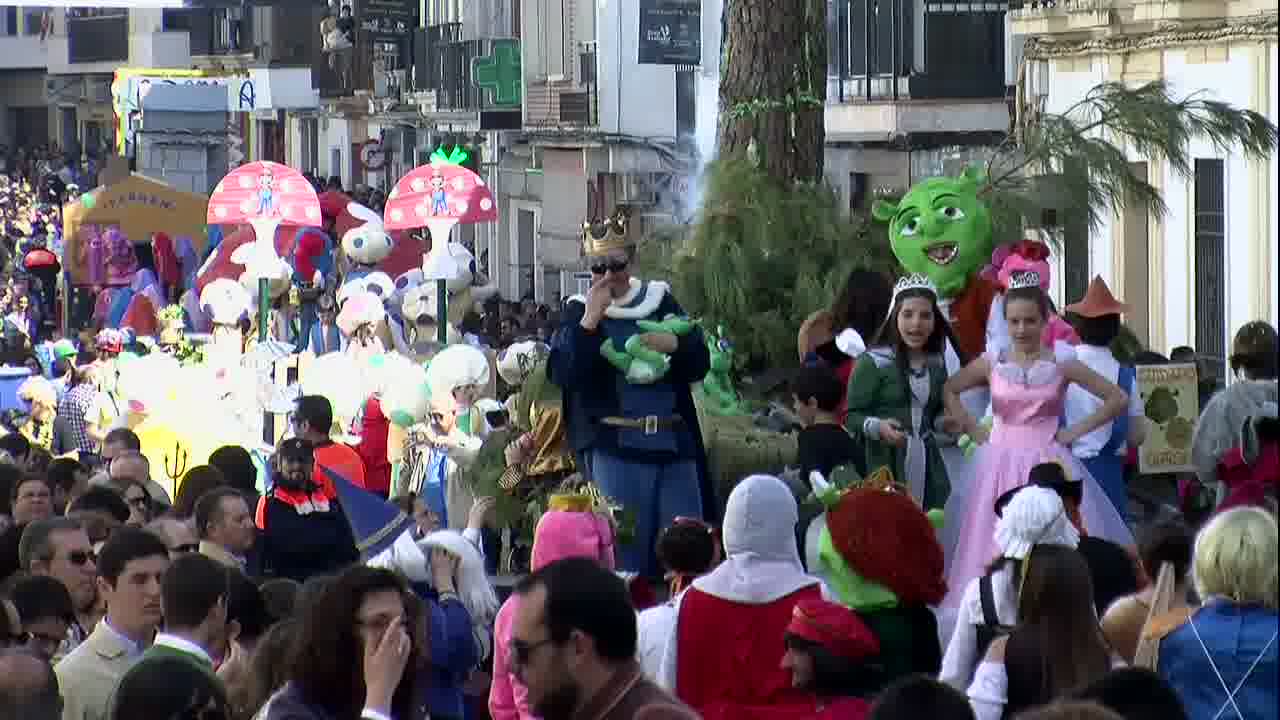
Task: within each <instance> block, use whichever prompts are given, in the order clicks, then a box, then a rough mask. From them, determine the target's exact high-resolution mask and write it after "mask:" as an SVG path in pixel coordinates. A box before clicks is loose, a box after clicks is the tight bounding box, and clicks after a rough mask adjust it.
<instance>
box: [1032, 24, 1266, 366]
mask: <svg viewBox="0 0 1280 720" xmlns="http://www.w3.org/2000/svg"><path fill="white" fill-rule="evenodd" d="M1102 5H1108V6H1110V5H1114V6H1115V7H1101V8H1100V9H1093V10H1087V11H1086V10H1083V9H1082V10H1075V9H1073V7H1072V6H1068V7H1066V8H1063V7H1061V6H1059V7H1055V8H1039V9H1024V10H1019V11H1015V12H1014V23H1013V24H1014V31H1015V32H1017V33H1022V34H1026V35H1032V36H1034V38H1035V39H1034V41H1033V42H1030V43H1028V45H1027V50H1026V66H1025V73H1024V76H1023V79H1022V83H1023V86H1022V88H1021V90H1022V91H1023V96H1024V97H1025V98H1026V102H1027V103H1033V104H1035V105H1036V106H1037V109H1039V110H1041V111H1043V112H1049V113H1061V112H1063V111H1066V110H1067V109H1068V108H1070V107H1071V106H1072V105H1074V104H1075V103H1077V102H1079V101H1080V100H1081V99H1082V98H1083V97H1084V96H1085V95H1086V94H1087V93H1088V92H1089V91H1090V90H1091V89H1092V88H1094V87H1096V86H1097V85H1099V84H1101V83H1104V82H1123V83H1127V84H1134V85H1137V84H1141V83H1146V82H1150V81H1153V80H1157V79H1163V80H1164V81H1165V82H1167V83H1168V84H1169V86H1170V88H1171V90H1172V91H1173V92H1174V93H1175V94H1176V95H1178V96H1186V95H1189V94H1193V93H1203V94H1204V96H1205V97H1206V98H1211V99H1214V100H1219V101H1222V102H1225V103H1229V104H1231V105H1233V106H1235V107H1238V108H1243V109H1249V110H1253V111H1256V112H1259V113H1262V114H1264V115H1265V116H1266V117H1267V118H1268V119H1269V120H1270V121H1271V122H1273V123H1274V122H1276V121H1277V119H1278V117H1277V74H1276V73H1277V68H1276V45H1277V42H1276V41H1277V22H1276V21H1277V15H1276V9H1275V7H1274V6H1271V7H1270V8H1264V7H1263V6H1261V5H1258V4H1255V3H1250V2H1243V1H1240V0H1219V1H1218V2H1180V3H1176V4H1151V5H1146V4H1142V3H1133V2H1129V1H1127V0H1115V1H1114V2H1112V3H1102ZM1091 7H1092V6H1091ZM1170 15H1176V16H1174V17H1170ZM1117 30H1118V31H1119V32H1117ZM1104 34H1105V36H1104ZM1025 109H1026V108H1024V110H1025ZM1189 154H1190V157H1191V158H1192V168H1191V173H1190V175H1188V176H1183V175H1181V174H1179V173H1178V172H1176V171H1175V170H1174V168H1172V167H1171V166H1170V165H1169V163H1168V162H1167V161H1165V160H1164V159H1163V158H1148V157H1143V156H1142V155H1140V154H1139V153H1137V152H1134V151H1132V150H1130V151H1129V157H1130V160H1131V162H1132V163H1134V165H1133V167H1134V169H1135V171H1137V172H1138V173H1142V174H1145V175H1146V177H1147V179H1148V181H1149V182H1150V183H1152V184H1153V185H1154V186H1155V187H1156V188H1157V189H1159V190H1160V191H1161V193H1162V195H1163V197H1164V200H1165V203H1166V205H1167V208H1168V212H1167V213H1166V214H1165V215H1164V216H1163V217H1156V216H1155V215H1154V214H1153V213H1151V212H1149V211H1148V210H1147V209H1146V208H1133V209H1127V208H1126V209H1123V210H1122V211H1121V212H1120V213H1118V214H1117V215H1115V216H1112V217H1107V218H1105V219H1104V221H1103V223H1102V225H1101V227H1099V228H1096V229H1094V230H1093V231H1091V232H1090V231H1088V230H1086V229H1084V228H1083V227H1079V228H1078V230H1077V231H1076V233H1075V235H1076V237H1071V235H1072V232H1071V231H1070V230H1067V231H1066V235H1067V237H1064V243H1063V245H1064V252H1063V253H1062V254H1061V255H1060V257H1059V263H1060V267H1059V269H1058V274H1059V275H1061V276H1063V277H1064V281H1063V282H1062V283H1060V284H1059V286H1060V287H1061V288H1062V296H1061V297H1059V298H1058V299H1059V300H1060V301H1062V302H1068V303H1069V302H1074V301H1076V300H1078V299H1079V297H1080V295H1081V294H1082V293H1083V289H1084V286H1085V285H1087V283H1088V281H1089V279H1090V278H1092V277H1093V276H1095V275H1100V276H1102V278H1103V279H1104V280H1105V281H1106V282H1107V284H1108V285H1109V286H1110V287H1111V289H1112V290H1113V292H1115V294H1116V295H1117V296H1118V297H1121V298H1122V299H1123V300H1124V301H1125V302H1127V303H1128V304H1129V305H1130V307H1131V308H1132V312H1131V313H1130V314H1129V315H1128V316H1127V318H1126V322H1127V323H1128V324H1129V325H1130V327H1132V328H1133V329H1134V331H1135V332H1137V334H1138V335H1139V337H1140V339H1142V340H1143V341H1145V342H1146V343H1147V345H1148V346H1149V347H1151V348H1152V349H1153V350H1156V351H1158V352H1161V353H1168V351H1169V350H1170V349H1171V348H1174V347H1177V346H1180V345H1187V346H1191V347H1194V348H1195V349H1196V350H1197V351H1198V352H1200V353H1201V354H1203V355H1206V356H1208V357H1210V358H1215V359H1217V360H1218V361H1219V362H1225V359H1226V356H1227V355H1229V353H1230V347H1231V339H1232V337H1233V336H1234V334H1235V331H1236V330H1237V329H1238V328H1239V327H1240V326H1241V325H1243V324H1245V323H1246V322H1249V321H1251V320H1257V319H1263V320H1268V321H1269V322H1271V323H1273V324H1275V323H1276V322H1277V319H1278V317H1280V307H1278V303H1277V300H1276V293H1277V286H1276V281H1275V271H1276V263H1277V260H1278V259H1280V249H1278V248H1277V230H1278V229H1280V217H1278V216H1277V207H1276V201H1277V196H1276V172H1277V167H1276V155H1275V153H1274V152H1272V153H1271V154H1270V156H1269V157H1266V158H1249V157H1246V156H1245V155H1244V153H1243V152H1242V151H1241V149H1240V148H1238V147H1231V148H1222V147H1215V146H1214V145H1213V144H1212V143H1211V142H1209V141H1208V140H1207V139H1205V138H1197V139H1195V140H1193V141H1192V143H1191V148H1190V153H1189ZM1219 367H1220V368H1222V367H1223V366H1221V365H1220V366H1219Z"/></svg>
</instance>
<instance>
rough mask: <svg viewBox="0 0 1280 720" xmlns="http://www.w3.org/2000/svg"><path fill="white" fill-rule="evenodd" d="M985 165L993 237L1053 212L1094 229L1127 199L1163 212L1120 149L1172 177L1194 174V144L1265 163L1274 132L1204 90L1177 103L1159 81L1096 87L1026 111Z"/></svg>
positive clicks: (1159, 214)
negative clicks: (1161, 165)
mask: <svg viewBox="0 0 1280 720" xmlns="http://www.w3.org/2000/svg"><path fill="white" fill-rule="evenodd" d="M1014 137H1015V138H1016V140H1015V141H1014V142H1010V143H1006V144H1005V145H1003V146H1002V147H1001V148H1000V150H999V151H998V152H997V153H995V155H994V156H993V157H992V158H991V160H990V161H989V162H988V165H987V176H988V188H987V192H986V195H987V199H988V201H989V202H990V204H991V206H992V208H993V217H994V220H995V224H996V232H997V233H998V235H997V239H1004V237H1006V236H1007V235H1008V234H1009V233H1011V232H1013V231H1015V230H1017V231H1018V232H1020V226H1021V224H1022V222H1023V221H1026V222H1027V223H1029V224H1031V225H1038V224H1039V222H1040V217H1041V212H1042V211H1043V210H1045V209H1047V208H1053V209H1055V210H1058V211H1060V212H1063V213H1067V214H1069V215H1074V216H1076V217H1078V218H1084V219H1087V221H1088V223H1089V226H1090V227H1092V228H1097V227H1098V226H1099V225H1100V224H1101V222H1102V220H1103V219H1104V218H1105V217H1107V216H1108V215H1114V214H1116V213H1117V212H1118V211H1119V210H1120V208H1122V207H1124V206H1125V205H1132V204H1134V203H1136V204H1139V205H1146V206H1147V207H1148V208H1150V210H1151V212H1152V214H1154V215H1155V216H1156V217H1157V218H1160V217H1163V216H1164V215H1165V213H1166V212H1167V210H1168V207H1167V206H1166V205H1165V203H1164V199H1163V198H1162V197H1161V196H1160V192H1159V191H1158V190H1157V189H1156V188H1155V186H1153V185H1152V184H1151V183H1150V182H1148V181H1147V180H1146V178H1143V177H1141V176H1139V175H1137V174H1136V173H1135V172H1134V169H1133V166H1132V165H1131V164H1130V157H1129V155H1127V154H1126V150H1131V151H1132V152H1133V153H1134V155H1135V156H1140V157H1143V158H1146V159H1148V160H1150V161H1153V162H1154V161H1160V160H1164V161H1166V162H1167V163H1168V164H1169V167H1170V168H1172V170H1173V171H1174V173H1175V174H1177V175H1179V176H1180V177H1184V178H1185V177H1189V176H1190V175H1191V174H1192V172H1193V169H1194V158H1193V157H1192V155H1191V141H1192V140H1193V139H1196V138H1203V139H1205V140H1208V141H1209V142H1210V143H1212V144H1213V145H1214V146H1215V147H1216V148H1217V149H1218V150H1219V151H1220V152H1222V153H1224V154H1225V153H1229V152H1241V151H1242V152H1243V153H1244V154H1245V155H1246V156H1248V157H1251V158H1262V157H1266V156H1267V155H1268V153H1270V152H1272V151H1273V150H1274V149H1275V147H1276V141H1277V131H1276V126H1275V124H1274V123H1272V122H1271V121H1270V120H1268V119H1267V118H1266V117H1265V116H1263V115H1262V114H1260V113H1257V112H1254V111H1252V110H1245V109H1241V108H1237V107H1233V106H1232V105H1230V104H1228V103H1224V102H1221V101H1218V100H1214V99H1212V98H1210V97H1209V96H1208V93H1207V92H1198V93H1193V94H1191V95H1188V96H1186V97H1184V98H1181V99H1179V98H1176V97H1175V96H1174V95H1173V93H1172V92H1171V90H1170V87H1169V85H1168V84H1167V83H1165V82H1163V81H1156V82H1151V83H1147V84H1144V85H1141V86H1139V87H1127V86H1126V85H1124V84H1123V83H1115V82H1109V83H1103V84H1101V85H1098V86H1097V87H1095V88H1093V89H1092V90H1090V91H1089V92H1088V93H1087V94H1086V95H1085V97H1084V98H1083V99H1081V100H1080V101H1079V102H1078V103H1076V104H1075V105H1073V106H1071V107H1070V108H1068V109H1067V110H1065V111H1064V112H1062V113H1057V114H1055V113H1042V114H1041V113H1034V114H1032V115H1031V117H1030V118H1029V119H1028V121H1027V122H1025V123H1024V124H1023V125H1022V126H1021V127H1020V128H1019V132H1018V133H1016V134H1015V136H1014Z"/></svg>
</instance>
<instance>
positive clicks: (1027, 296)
mask: <svg viewBox="0 0 1280 720" xmlns="http://www.w3.org/2000/svg"><path fill="white" fill-rule="evenodd" d="M1049 317H1050V306H1049V299H1048V297H1047V296H1046V295H1045V294H1044V291H1043V290H1042V289H1041V288H1040V283H1039V277H1038V276H1037V275H1036V273H1034V272H1028V273H1024V274H1023V275H1021V276H1019V277H1017V278H1016V279H1015V280H1014V281H1013V282H1012V283H1011V287H1010V289H1009V292H1008V294H1007V295H1006V296H1005V321H1006V323H1007V324H1008V328H1009V336H1010V338H1011V340H1012V342H1011V346H1010V348H1009V349H1008V350H1004V351H1000V352H998V353H991V352H988V353H986V354H984V355H983V356H982V357H980V358H978V359H977V360H974V361H973V362H972V363H970V364H969V365H967V366H965V368H964V369H963V370H961V371H960V372H958V373H956V374H955V375H953V376H952V377H951V378H950V379H948V380H947V383H946V385H945V386H944V388H943V397H944V400H945V402H946V405H947V408H948V413H949V414H950V415H951V416H952V417H953V418H956V419H958V420H959V422H960V423H961V426H962V427H963V428H964V429H965V431H966V432H968V434H969V436H970V437H972V438H973V439H974V441H975V442H977V443H980V447H979V448H978V454H977V456H976V457H975V461H976V464H975V465H973V467H974V468H975V473H974V475H973V478H972V479H971V480H970V482H969V483H965V484H964V485H967V488H966V491H965V492H964V493H963V494H956V493H953V494H952V495H951V497H950V498H949V499H948V501H947V507H946V517H947V521H948V523H950V522H953V519H954V522H957V523H959V525H958V527H959V534H958V536H957V537H958V539H959V542H958V544H957V546H956V548H955V550H954V552H953V555H952V557H951V561H950V563H949V564H948V570H947V587H948V588H950V592H949V593H948V595H947V598H946V600H944V601H943V606H944V607H951V606H953V605H955V604H956V603H958V602H959V601H960V595H961V593H962V592H963V591H964V588H965V586H966V585H967V584H968V583H969V581H970V580H972V579H973V578H976V577H978V576H980V575H981V574H982V573H983V569H984V568H985V567H986V566H987V564H988V563H990V562H991V560H992V558H994V557H995V556H996V547H995V541H994V538H993V532H994V529H995V524H996V514H995V502H996V498H998V497H1000V495H1001V494H1003V493H1004V492H1006V491H1008V490H1011V489H1013V488H1015V487H1019V486H1022V485H1025V484H1026V482H1027V475H1028V473H1029V472H1030V470H1031V468H1032V467H1033V466H1034V465H1036V464H1038V463H1042V462H1049V461H1055V460H1058V461H1061V462H1062V463H1063V464H1064V466H1065V467H1066V468H1067V472H1068V473H1070V475H1071V477H1073V478H1079V479H1081V481H1082V482H1083V483H1084V502H1083V504H1082V508H1081V511H1082V515H1083V517H1084V521H1085V526H1086V527H1087V528H1088V529H1089V530H1090V532H1091V533H1092V534H1094V535H1097V536H1099V537H1102V538H1105V539H1107V540H1111V541H1112V542H1116V543H1119V544H1121V545H1125V546H1128V545H1132V544H1133V533H1132V531H1130V529H1129V528H1128V526H1127V525H1125V523H1124V520H1123V519H1122V518H1121V517H1120V515H1119V514H1118V513H1117V512H1116V510H1115V508H1114V507H1113V506H1112V504H1111V503H1110V501H1108V500H1107V496H1106V494H1105V493H1104V492H1103V491H1102V488H1101V486H1099V485H1098V483H1097V482H1096V481H1095V480H1094V479H1093V478H1092V477H1091V476H1090V475H1089V473H1088V471H1087V470H1085V468H1084V466H1083V465H1081V464H1080V462H1079V461H1078V460H1076V459H1075V457H1074V456H1073V455H1072V454H1071V450H1070V446H1071V443H1072V442H1074V441H1075V440H1076V439H1077V438H1079V437H1080V436H1082V435H1084V434H1086V433H1088V432H1090V431H1091V430H1093V429H1095V428H1097V427H1100V426H1101V425H1103V424H1104V423H1108V422H1110V421H1111V420H1112V419H1113V418H1115V417H1117V416H1118V415H1120V414H1121V413H1123V412H1125V409H1126V407H1127V406H1126V403H1127V402H1128V399H1127V397H1126V396H1125V393H1124V391H1122V390H1121V389H1120V388H1119V387H1118V386H1116V385H1115V384H1113V383H1110V382H1108V381H1107V380H1106V379H1104V378H1103V377H1102V376H1101V375H1099V374H1097V373H1095V372H1094V371H1092V370H1090V369H1089V368H1088V367H1087V366H1085V365H1084V364H1082V363H1080V362H1079V361H1077V360H1075V359H1074V358H1072V357H1070V356H1067V357H1062V358H1059V357H1055V354H1054V350H1052V349H1049V348H1046V347H1044V345H1043V343H1042V341H1041V333H1042V331H1043V330H1044V327H1045V323H1046V322H1048V319H1049ZM1068 353H1069V351H1068ZM984 383H985V384H988V385H989V386H990V388H991V410H992V414H993V415H994V420H995V422H994V425H993V427H992V429H991V430H990V431H989V432H988V430H987V429H986V428H984V427H982V425H980V424H979V421H978V420H977V419H975V418H974V417H973V415H972V414H970V413H969V412H968V411H967V410H966V409H965V407H964V405H963V404H962V403H961V402H960V397H959V396H960V393H962V392H964V391H966V390H968V389H970V388H973V387H977V386H979V385H982V384H984ZM1071 383H1075V384H1076V385H1079V386H1080V387H1082V388H1085V389H1086V390H1088V391H1089V392H1091V393H1093V394H1094V395H1096V396H1098V397H1100V398H1102V400H1103V405H1102V407H1100V408H1099V409H1098V410H1097V411H1096V412H1094V413H1093V414H1092V415H1090V416H1088V417H1086V418H1084V419H1082V420H1081V421H1080V422H1079V423H1077V424H1075V425H1072V426H1070V427H1060V426H1059V419H1060V418H1061V417H1062V407H1063V399H1064V397H1065V396H1066V391H1067V386H1068V385H1069V384H1071Z"/></svg>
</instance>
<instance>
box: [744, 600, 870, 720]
mask: <svg viewBox="0 0 1280 720" xmlns="http://www.w3.org/2000/svg"><path fill="white" fill-rule="evenodd" d="M782 641H783V643H784V644H785V645H786V647H787V653H786V655H783V656H782V663H783V667H785V668H787V669H788V670H790V671H791V684H792V686H793V687H796V688H798V689H801V690H806V691H808V692H810V693H813V696H814V707H813V708H812V709H806V710H805V711H804V715H803V716H804V717H805V718H814V719H816V720H861V719H862V718H865V717H867V715H868V714H869V713H870V712H871V699H872V698H873V696H874V695H875V693H876V692H877V689H878V688H877V686H878V683H876V682H875V680H874V678H875V677H876V676H877V675H878V673H877V672H876V670H877V668H876V665H875V662H876V659H877V657H878V656H879V655H880V642H879V641H878V640H877V639H876V635H875V633H874V632H872V631H871V629H870V628H869V627H867V624H866V623H865V622H864V621H863V618H861V617H859V615H858V613H855V612H854V611H852V610H850V609H849V608H847V607H844V606H843V605H837V604H836V603H833V602H828V601H827V600H806V601H802V602H800V603H797V604H796V607H795V610H793V611H792V613H791V623H790V624H789V625H787V631H786V633H785V634H784V635H783V637H782ZM764 717H769V718H772V717H775V716H774V715H773V714H772V713H771V712H769V711H767V710H766V711H765V713H764ZM743 720H746V719H745V718H744V719H743Z"/></svg>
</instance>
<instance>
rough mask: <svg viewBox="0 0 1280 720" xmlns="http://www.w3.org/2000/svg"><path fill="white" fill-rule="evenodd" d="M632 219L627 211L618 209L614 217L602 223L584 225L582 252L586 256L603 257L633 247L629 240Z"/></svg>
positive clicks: (585, 223)
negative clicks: (629, 227)
mask: <svg viewBox="0 0 1280 720" xmlns="http://www.w3.org/2000/svg"><path fill="white" fill-rule="evenodd" d="M629 220H630V218H629V217H628V216H627V212H626V210H624V209H622V208H618V209H617V210H614V211H613V215H611V216H610V217H608V218H605V219H604V220H603V221H601V222H597V223H592V222H584V223H582V252H583V254H584V255H603V254H605V253H609V252H613V251H614V250H623V249H626V248H628V247H631V244H632V243H631V241H630V240H628V239H627V222H628V221H629Z"/></svg>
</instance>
